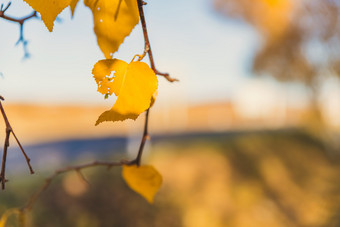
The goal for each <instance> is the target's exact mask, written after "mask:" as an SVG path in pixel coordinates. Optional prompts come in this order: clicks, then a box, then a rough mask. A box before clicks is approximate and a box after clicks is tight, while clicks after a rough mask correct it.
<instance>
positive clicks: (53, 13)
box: [24, 0, 72, 32]
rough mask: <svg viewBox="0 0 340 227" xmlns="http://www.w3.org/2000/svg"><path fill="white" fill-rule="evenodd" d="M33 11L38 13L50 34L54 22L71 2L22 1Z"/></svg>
mask: <svg viewBox="0 0 340 227" xmlns="http://www.w3.org/2000/svg"><path fill="white" fill-rule="evenodd" d="M24 1H25V2H27V3H28V4H29V5H30V6H31V7H32V8H33V9H34V10H35V11H37V12H39V13H40V15H41V19H42V20H43V22H44V24H45V25H46V27H47V29H48V30H49V31H50V32H51V31H52V30H53V25H54V21H55V19H56V18H57V16H58V15H59V13H61V11H63V9H65V8H66V7H67V6H69V5H70V4H71V1H72V0H53V1H51V0H24Z"/></svg>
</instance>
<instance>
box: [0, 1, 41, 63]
mask: <svg viewBox="0 0 340 227" xmlns="http://www.w3.org/2000/svg"><path fill="white" fill-rule="evenodd" d="M10 6H11V2H9V3H8V5H7V6H6V7H5V8H4V4H1V7H0V18H3V19H5V20H7V21H11V22H14V23H18V24H19V26H20V35H19V39H18V41H17V43H16V45H18V44H19V43H22V45H23V48H24V53H25V55H24V58H27V57H29V53H28V51H27V43H28V42H27V40H25V38H24V32H23V30H24V23H25V22H26V21H27V20H30V19H32V18H36V17H37V12H36V11H33V12H32V13H31V14H29V15H28V16H25V17H22V18H15V17H10V16H7V15H5V12H6V11H7V10H8V8H9V7H10Z"/></svg>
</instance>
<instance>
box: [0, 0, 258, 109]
mask: <svg viewBox="0 0 340 227" xmlns="http://www.w3.org/2000/svg"><path fill="white" fill-rule="evenodd" d="M5 2H6V1H5ZM147 2H148V5H147V6H145V12H146V20H147V26H148V30H149V36H150V40H151V46H152V50H153V53H154V57H155V62H156V66H157V68H158V70H160V71H163V72H169V73H170V74H171V75H172V76H173V77H176V78H178V79H180V83H175V84H170V83H168V82H166V81H165V80H164V79H163V78H161V77H159V81H160V87H159V96H160V97H162V98H161V99H162V100H163V101H168V100H171V101H175V100H178V99H181V100H187V101H189V102H193V103H197V102H210V101H226V100H227V99H228V97H230V95H231V94H232V93H233V92H235V90H237V89H238V87H239V86H241V85H242V83H243V82H244V81H245V80H246V77H249V75H250V73H249V67H250V64H251V58H252V55H253V53H254V50H255V48H256V47H257V46H258V44H257V42H258V37H257V34H256V32H255V31H254V30H253V29H252V28H251V27H249V26H247V25H245V24H242V23H240V22H237V21H231V20H227V19H226V18H224V17H222V16H220V15H217V14H216V13H215V12H214V10H213V6H212V0H185V1H182V0H173V1H169V0H155V1H153V0H149V1H147ZM29 12H30V9H29V7H27V6H26V4H25V3H22V2H21V0H17V1H13V3H12V6H11V8H10V9H9V10H8V14H9V15H17V16H19V15H26V14H28V13H29ZM60 18H61V19H62V23H57V24H56V25H55V27H54V31H53V32H52V33H49V32H48V31H47V29H46V28H45V27H44V25H43V23H42V22H41V21H39V20H31V21H29V22H27V24H25V31H24V34H25V37H26V38H27V39H28V40H29V46H28V49H29V52H30V53H31V58H29V59H26V60H24V61H22V56H23V51H22V48H21V47H19V46H17V47H15V46H14V44H15V42H16V41H17V39H18V36H19V35H18V32H19V29H18V25H16V24H13V23H9V22H7V21H4V20H0V27H1V30H2V31H6V32H2V33H1V42H0V72H2V73H3V77H0V94H1V95H3V96H4V97H6V98H7V100H9V101H15V102H40V103H51V104H53V103H80V104H86V103H88V104H95V103H96V104H102V103H107V102H110V103H113V101H112V100H109V101H104V99H103V98H102V95H101V94H99V93H98V92H97V91H96V84H95V81H94V80H93V78H92V75H91V70H92V67H93V65H94V64H95V63H96V61H98V60H100V59H103V58H104V57H103V54H102V53H101V52H100V50H99V48H98V46H97V43H96V38H95V36H94V33H93V22H92V15H91V12H90V10H89V9H88V8H86V7H85V6H84V5H83V3H82V1H81V3H80V4H79V5H78V7H77V9H76V13H75V17H74V19H73V20H71V19H70V12H69V9H66V10H64V11H63V13H62V14H61V15H60ZM143 48H144V41H143V38H142V31H141V29H140V26H137V27H136V28H135V30H134V31H133V32H132V34H131V35H130V37H128V39H127V40H126V41H125V42H124V44H123V45H122V46H121V49H120V50H119V52H118V54H116V55H115V57H117V58H120V59H123V60H126V61H130V60H131V58H132V56H133V55H134V54H136V53H141V52H142V50H143Z"/></svg>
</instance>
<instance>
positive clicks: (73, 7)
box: [70, 0, 79, 17]
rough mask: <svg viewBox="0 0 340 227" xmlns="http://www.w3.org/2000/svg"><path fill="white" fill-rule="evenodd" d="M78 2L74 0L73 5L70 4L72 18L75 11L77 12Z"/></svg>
mask: <svg viewBox="0 0 340 227" xmlns="http://www.w3.org/2000/svg"><path fill="white" fill-rule="evenodd" d="M78 1H79V0H72V1H71V3H70V8H71V14H72V17H73V16H74V11H75V10H76V7H77V4H78Z"/></svg>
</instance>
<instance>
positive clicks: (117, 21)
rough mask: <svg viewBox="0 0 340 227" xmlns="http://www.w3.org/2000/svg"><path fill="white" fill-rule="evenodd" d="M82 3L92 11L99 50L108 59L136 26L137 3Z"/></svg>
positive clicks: (112, 0)
mask: <svg viewBox="0 0 340 227" xmlns="http://www.w3.org/2000/svg"><path fill="white" fill-rule="evenodd" d="M84 3H85V5H86V6H87V7H89V8H90V9H91V10H92V14H93V21H94V32H95V34H96V36H97V42H98V45H99V48H100V49H101V51H102V52H103V53H104V56H105V58H107V59H110V58H112V55H113V53H115V52H116V51H117V50H118V48H119V46H120V44H122V43H123V41H124V39H125V37H126V36H128V35H129V34H130V33H131V31H132V29H133V28H134V27H135V26H136V25H137V24H138V21H139V13H138V6H137V1H131V0H125V1H121V0H85V1H84ZM117 13H118V14H117ZM116 16H117V17H116Z"/></svg>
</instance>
